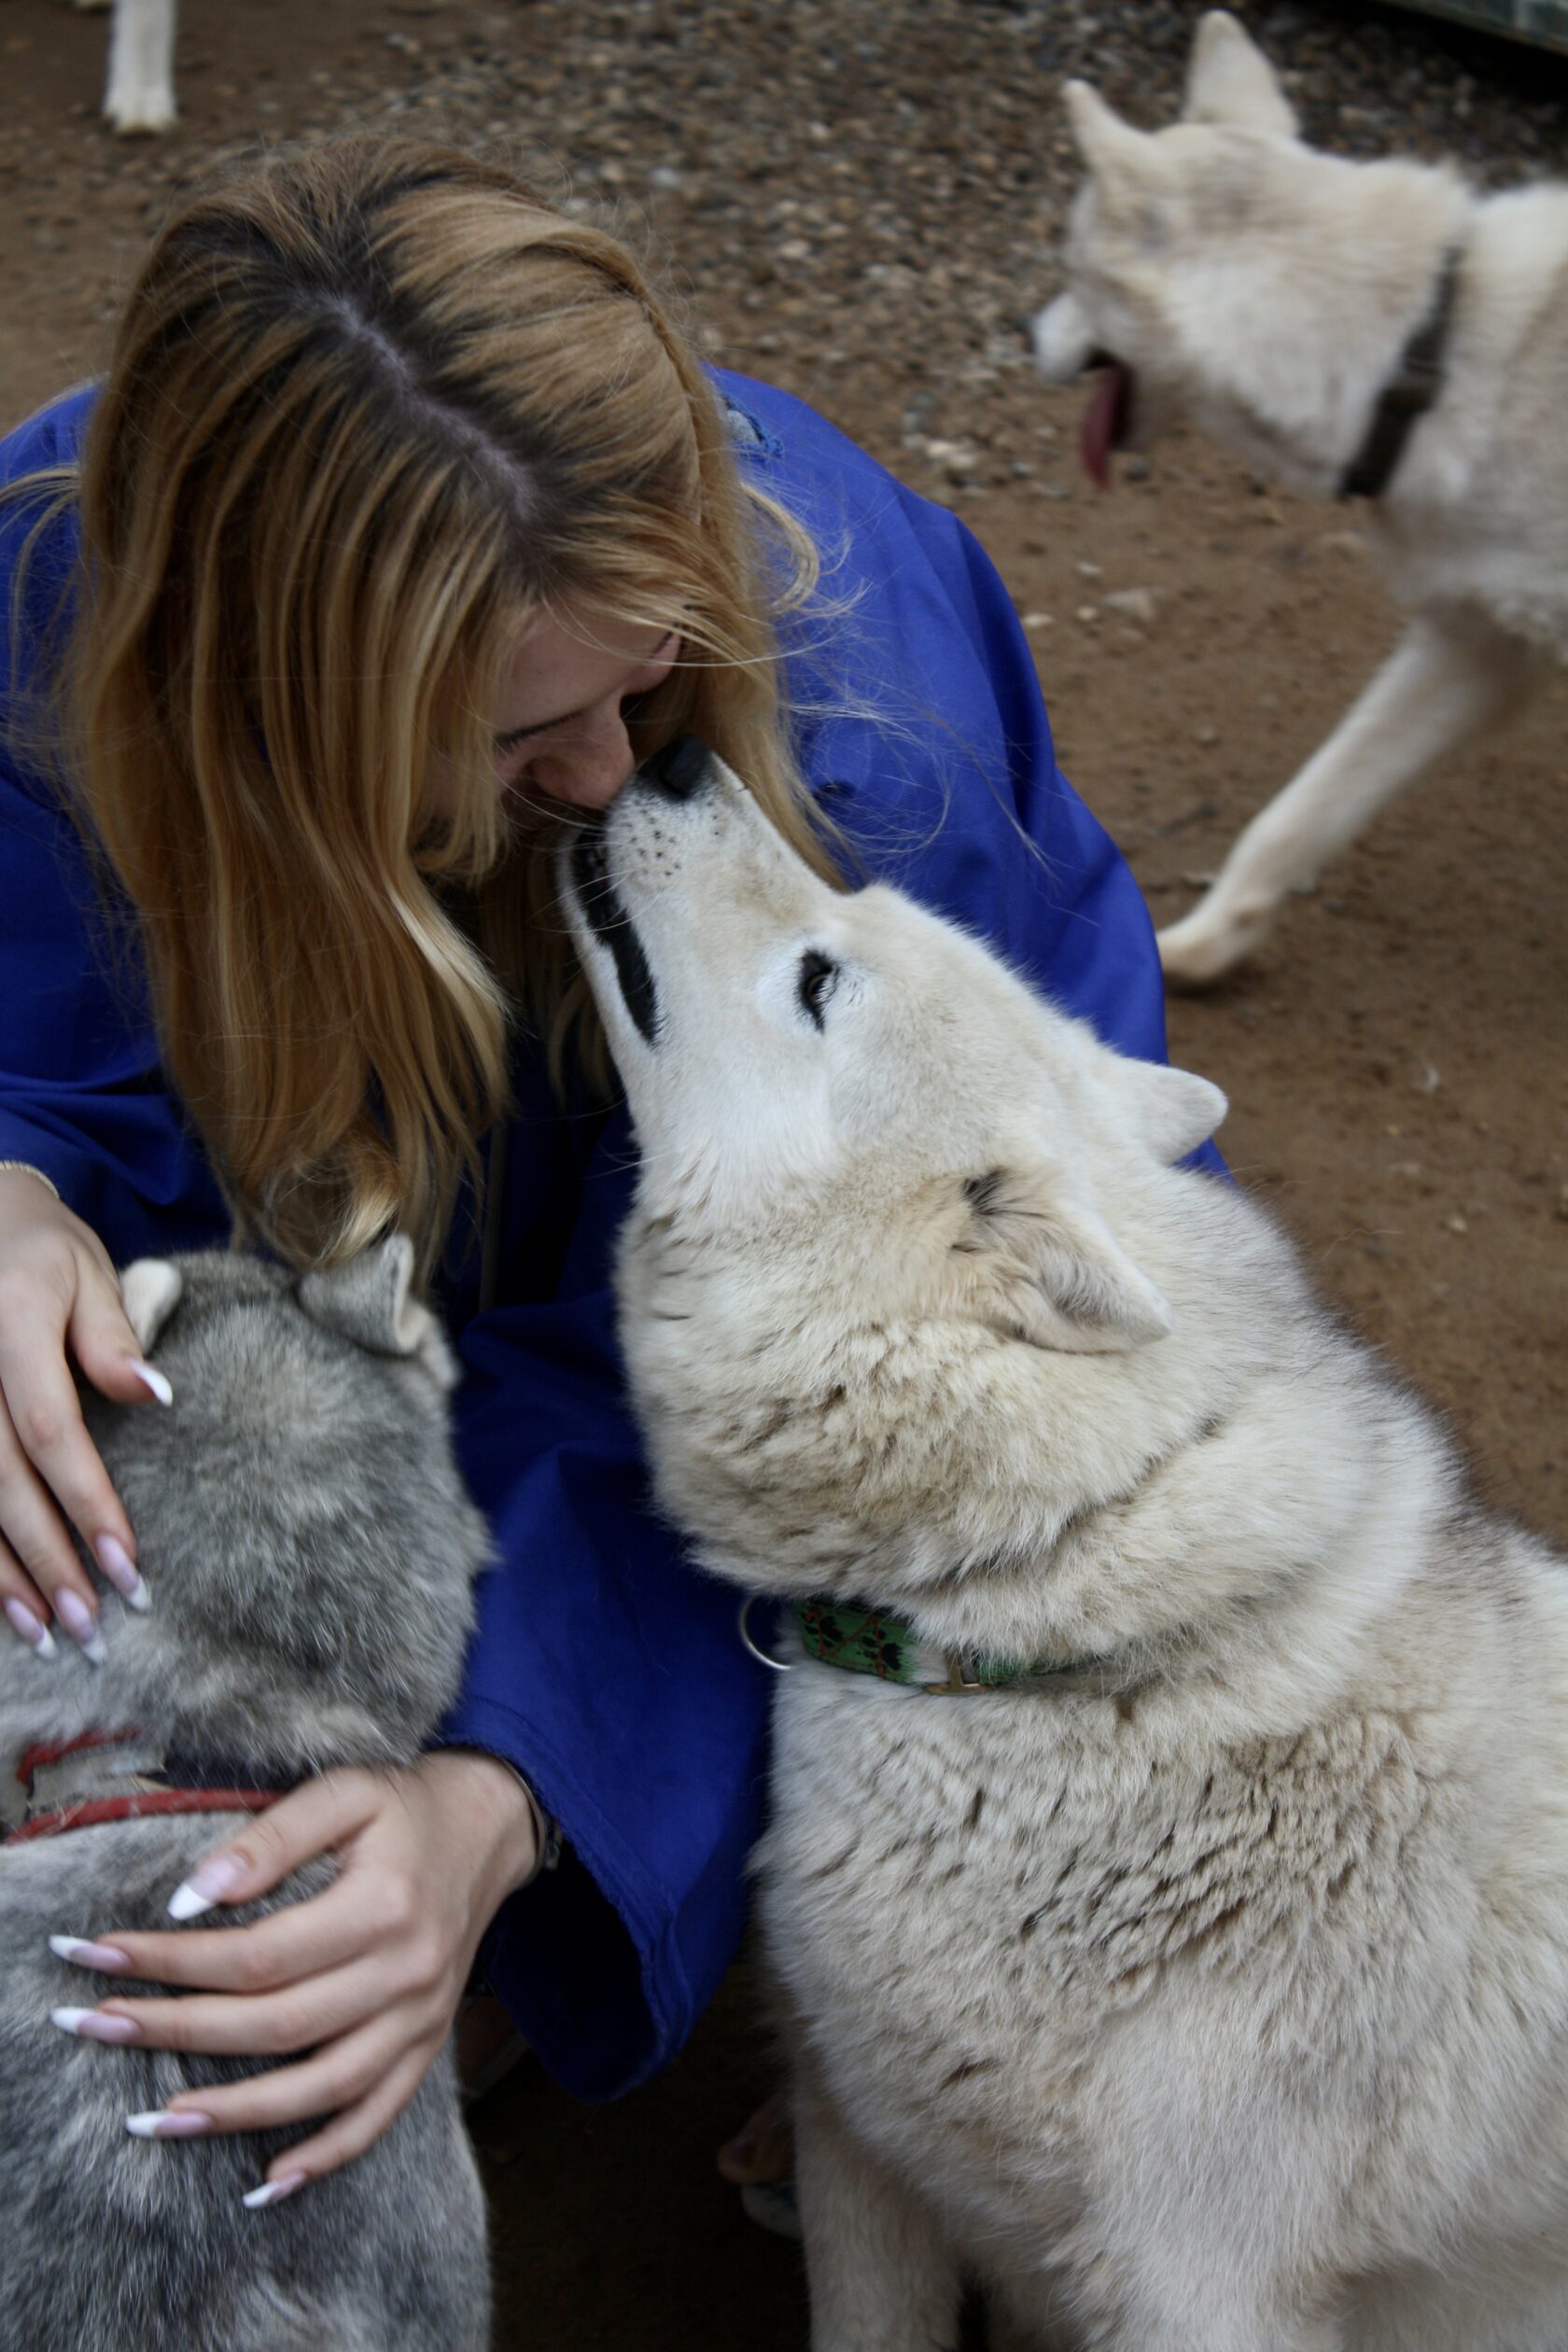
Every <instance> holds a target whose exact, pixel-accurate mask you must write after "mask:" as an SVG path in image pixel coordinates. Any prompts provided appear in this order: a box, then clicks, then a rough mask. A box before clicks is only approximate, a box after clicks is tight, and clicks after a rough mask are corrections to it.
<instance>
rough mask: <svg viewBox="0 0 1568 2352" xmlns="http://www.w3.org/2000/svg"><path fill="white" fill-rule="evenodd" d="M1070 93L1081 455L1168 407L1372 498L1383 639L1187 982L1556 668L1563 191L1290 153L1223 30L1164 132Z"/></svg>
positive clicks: (1208, 32) (1564, 541)
mask: <svg viewBox="0 0 1568 2352" xmlns="http://www.w3.org/2000/svg"><path fill="white" fill-rule="evenodd" d="M1065 95H1066V99H1067V104H1068V107H1069V111H1070V114H1071V121H1072V127H1073V131H1074V133H1075V135H1076V138H1077V142H1078V146H1079V148H1080V150H1081V153H1082V156H1083V161H1084V163H1085V168H1086V170H1087V173H1088V179H1087V182H1086V184H1085V187H1084V188H1083V189H1082V190H1081V191H1080V193H1079V195H1078V196H1077V198H1076V200H1075V202H1074V205H1073V209H1072V214H1071V227H1070V231H1069V236H1068V245H1067V280H1068V284H1067V290H1066V291H1065V292H1064V293H1062V294H1061V295H1059V296H1058V297H1057V300H1056V301H1054V302H1052V303H1051V304H1050V305H1049V306H1048V307H1047V308H1046V309H1045V310H1044V311H1043V312H1042V313H1041V314H1040V316H1039V317H1038V319H1037V320H1036V322H1035V346H1036V351H1037V354H1038V357H1039V360H1040V364H1041V367H1042V369H1043V371H1044V373H1045V374H1046V375H1047V376H1049V377H1050V378H1052V379H1053V380H1054V381H1057V382H1065V381H1067V380H1068V379H1070V378H1071V377H1073V376H1076V375H1077V374H1079V373H1080V372H1081V371H1083V370H1084V369H1085V368H1096V367H1098V368H1100V369H1101V370H1102V371H1103V372H1102V373H1101V375H1100V377H1099V383H1098V385H1097V387H1096V390H1095V394H1094V397H1093V399H1092V402H1091V406H1090V409H1089V411H1088V413H1087V416H1086V417H1085V427H1084V436H1083V453H1084V457H1085V463H1086V464H1087V465H1088V466H1089V468H1090V469H1091V471H1092V472H1094V473H1095V474H1096V475H1097V477H1098V478H1099V480H1101V482H1103V481H1104V480H1105V479H1106V474H1107V469H1108V462H1109V456H1110V452H1111V451H1112V450H1113V448H1116V447H1120V446H1123V445H1125V444H1128V443H1132V442H1138V443H1144V442H1147V441H1149V440H1150V439H1151V438H1152V437H1153V435H1154V434H1155V432H1156V431H1157V430H1158V427H1159V426H1160V424H1161V422H1162V421H1163V420H1164V419H1165V418H1166V417H1168V416H1169V415H1170V414H1171V413H1173V412H1176V411H1180V412H1182V413H1184V414H1186V415H1187V416H1189V417H1191V418H1192V419H1193V420H1194V422H1195V423H1196V424H1197V425H1198V426H1199V427H1201V428H1202V429H1203V430H1204V431H1205V432H1207V433H1210V434H1211V435H1212V436H1213V438H1214V439H1215V440H1216V441H1221V442H1223V443H1224V444H1225V446H1226V447H1227V448H1229V449H1232V450H1234V451H1235V452H1236V453H1237V454H1238V455H1239V456H1241V457H1243V458H1245V459H1247V460H1248V461H1249V462H1250V463H1251V464H1253V465H1254V466H1255V467H1257V468H1258V469H1260V470H1265V471H1267V472H1269V473H1271V474H1274V475H1277V476H1279V477H1280V478H1281V480H1283V481H1285V482H1287V483H1290V484H1291V485H1292V486H1294V487H1295V488H1297V489H1300V490H1302V491H1305V492H1309V493H1318V494H1321V495H1323V496H1324V497H1334V496H1336V495H1339V496H1356V497H1362V498H1364V499H1365V501H1366V502H1367V503H1366V512H1367V515H1368V517H1369V520H1370V523H1371V525H1372V528H1373V534H1374V539H1375V541H1376V544H1377V547H1378V551H1379V555H1380V557H1381V561H1382V566H1383V569H1384V571H1385V574H1386V577H1387V581H1388V584H1389V586H1390V588H1391V589H1392V591H1393V595H1395V596H1396V597H1397V598H1398V600H1399V601H1400V603H1401V604H1403V605H1404V606H1406V607H1407V609H1408V610H1409V612H1410V614H1411V616H1412V618H1411V621H1410V625H1409V627H1408V629H1407V632H1406V634H1405V637H1403V639H1402V640H1401V642H1400V644H1399V645H1398V647H1397V648H1396V650H1395V651H1394V652H1393V654H1392V655H1391V657H1390V659H1389V660H1388V662H1387V663H1386V664H1385V665H1384V666H1383V668H1382V669H1381V670H1380V671H1379V673H1378V675H1377V677H1376V678H1375V679H1373V681H1372V683H1371V684H1370V685H1369V686H1368V687H1367V688H1366V690H1365V693H1363V695H1362V696H1361V698H1360V700H1359V701H1358V702H1357V703H1355V704H1354V705H1353V707H1351V710H1350V711H1349V712H1348V713H1347V715H1346V717H1345V718H1344V720H1343V721H1341V722H1340V724H1339V726H1338V727H1337V729H1336V731H1335V733H1334V734H1333V735H1331V736H1330V737H1329V739H1328V741H1327V742H1326V743H1325V744H1324V745H1323V748H1322V749H1321V750H1319V751H1318V752H1316V753H1315V754H1314V756H1313V757H1312V758H1311V759H1310V760H1309V762H1308V763H1307V765H1306V766H1305V767H1304V768H1303V769H1302V771H1301V773H1300V774H1299V775H1298V776H1297V777H1295V780H1294V781H1293V782H1292V783H1291V784H1290V785H1288V786H1287V787H1286V789H1285V790H1284V791H1282V792H1281V793H1280V795H1279V796H1278V798H1277V799H1276V800H1274V801H1272V802H1271V803H1270V804H1269V805H1268V806H1267V808H1265V809H1264V811H1263V812H1262V814H1261V815H1260V816H1258V817H1256V818H1254V819H1253V821H1252V823H1251V824H1250V825H1249V826H1248V827H1247V828H1246V830H1245V832H1244V833H1242V834H1241V835H1240V837H1239V840H1238V841H1237V842H1236V844H1235V846H1234V847H1233V848H1232V849H1231V851H1230V854H1229V856H1228V857H1227V859H1226V860H1225V866H1224V868H1223V870H1222V872H1221V873H1220V875H1219V876H1218V878H1217V879H1216V881H1215V882H1214V884H1213V886H1212V887H1211V889H1210V890H1209V892H1208V894H1207V895H1206V897H1205V898H1204V899H1203V900H1202V901H1201V902H1200V903H1199V904H1198V905H1197V907H1196V908H1195V909H1194V910H1193V911H1192V913H1190V914H1189V915H1187V916H1185V917H1183V919H1182V920H1181V921H1180V922H1178V923H1176V924H1174V925H1173V926H1172V927H1171V928H1170V929H1169V930H1168V931H1164V932H1162V933H1161V935H1160V942H1159V945H1160V953H1161V957H1162V959H1163V961H1164V964H1165V969H1166V972H1167V973H1168V975H1169V978H1170V979H1171V980H1172V981H1173V982H1175V983H1177V984H1179V985H1183V986H1187V987H1201V986H1203V985H1205V984H1206V983H1208V982H1210V981H1212V980H1215V979H1217V978H1218V977H1219V976H1220V974H1221V973H1225V972H1227V971H1228V970H1229V969H1230V968H1231V966H1232V965H1233V964H1234V963H1235V962H1236V961H1237V959H1239V957H1241V956H1243V955H1244V954H1245V953H1246V952H1247V951H1248V949H1249V948H1251V947H1253V945H1255V944H1256V943H1257V942H1258V941H1259V940H1260V939H1261V938H1262V937H1263V935H1264V933H1265V931H1267V928H1268V925H1269V923H1270V921H1271V919H1272V917H1273V915H1274V913H1275V910H1276V909H1277V907H1278V906H1279V903H1280V902H1281V899H1282V898H1283V897H1284V895H1285V893H1286V892H1287V891H1288V890H1290V889H1293V888H1297V887H1300V886H1302V885H1303V884H1307V883H1309V882H1310V880H1311V879H1312V877H1313V876H1314V875H1315V874H1316V873H1317V871H1318V869H1319V867H1320V866H1321V865H1322V864H1323V861H1325V860H1326V859H1327V858H1329V857H1331V856H1332V855H1333V854H1334V853H1335V852H1336V851H1337V850H1338V849H1340V848H1342V847H1344V846H1345V844H1346V843H1347V842H1349V841H1350V840H1351V838H1352V837H1353V836H1354V835H1355V834H1356V833H1359V832H1360V831H1361V829H1362V827H1363V826H1364V825H1365V823H1366V822H1367V820H1368V819H1370V818H1371V817H1372V816H1373V815H1374V814H1375V813H1376V811H1377V810H1379V808H1381V807H1382V806H1383V805H1385V804H1386V803H1387V802H1388V801H1390V800H1391V799H1392V798H1393V795H1394V794H1395V793H1396V792H1398V791H1402V790H1403V789H1404V787H1405V786H1406V785H1407V784H1409V783H1411V782H1413V781H1414V780H1415V778H1416V777H1418V776H1419V775H1420V774H1421V772H1422V771H1423V770H1424V769H1425V768H1427V767H1428V766H1429V765H1430V764H1431V763H1433V762H1434V761H1435V760H1438V759H1440V758H1442V757H1444V756H1445V755H1447V754H1449V753H1451V752H1452V751H1453V750H1455V749H1457V748H1458V747H1459V746H1460V745H1462V744H1463V743H1464V742H1465V741H1466V740H1467V739H1469V738H1471V737H1473V736H1474V735H1477V733H1479V732H1480V731H1481V730H1483V729H1491V728H1495V727H1497V726H1498V725H1499V724H1500V723H1501V722H1502V721H1504V720H1505V719H1507V718H1508V717H1509V716H1510V715H1511V714H1512V713H1513V712H1514V711H1515V710H1516V709H1517V708H1518V707H1519V705H1520V704H1521V703H1522V702H1523V701H1524V700H1525V698H1526V696H1527V695H1528V693H1530V691H1531V690H1532V688H1533V686H1534V685H1535V684H1536V682H1537V681H1538V679H1541V678H1542V677H1543V676H1544V675H1545V674H1546V672H1547V670H1548V669H1549V666H1550V663H1551V660H1552V658H1553V657H1554V656H1555V657H1557V658H1558V659H1560V660H1561V659H1563V658H1565V657H1568V187H1562V186H1538V187H1533V188H1526V189H1517V190H1513V191H1511V192H1509V193H1507V194H1505V195H1499V196H1487V197H1482V196H1477V194H1476V193H1475V192H1474V191H1473V190H1472V189H1469V188H1467V187H1466V186H1465V184H1464V183H1463V180H1462V179H1460V178H1459V176H1458V175H1456V174H1455V173H1454V172H1453V171H1452V170H1450V169H1449V168H1448V167H1447V166H1443V165H1433V164H1426V163H1416V162H1408V161H1380V162H1371V163H1364V162H1352V161H1347V160H1345V159H1343V158H1341V157H1337V156H1330V155H1323V154H1319V153H1316V152H1315V151H1314V150H1313V149H1311V148H1309V147H1305V146H1303V145H1302V143H1301V142H1300V140H1299V139H1298V138H1297V137H1296V134H1295V118H1294V116H1293V114H1292V112H1291V108H1290V105H1289V104H1288V102H1287V100H1286V98H1285V95H1284V93H1283V91H1281V87H1280V84H1279V82H1278V80H1277V79H1276V77H1275V76H1274V74H1273V72H1272V71H1271V69H1270V67H1269V66H1268V64H1267V61H1266V60H1265V59H1264V58H1263V57H1262V56H1261V55H1260V53H1259V51H1258V50H1257V49H1255V48H1254V47H1253V43H1252V42H1251V41H1250V40H1249V39H1248V37H1247V35H1246V34H1245V33H1244V32H1243V31H1242V29H1241V27H1240V25H1239V24H1238V22H1237V21H1236V20H1235V18H1234V17H1231V16H1228V15H1226V14H1225V13H1224V12H1223V11H1219V10H1216V11H1214V12H1212V13H1211V14H1210V15H1208V16H1206V17H1204V19H1203V20H1202V22H1201V23H1200V25H1199V27H1198V32H1197V40H1196V43H1195V45H1194V50H1193V57H1192V63H1191V69H1190V74H1189V79H1188V88H1187V99H1186V105H1185V110H1184V113H1183V119H1182V120H1181V122H1180V123H1179V124H1176V125H1174V126H1173V127H1171V128H1170V129H1168V130H1165V131H1161V132H1158V133H1143V132H1139V131H1135V130H1133V129H1131V128H1130V127H1129V126H1128V125H1127V124H1126V123H1125V122H1123V121H1121V120H1120V119H1118V118H1117V117H1116V116H1115V115H1114V114H1113V113H1112V112H1111V110H1110V108H1109V107H1107V106H1106V105H1104V104H1103V102H1102V101H1101V100H1100V99H1099V97H1098V96H1097V94H1096V93H1095V91H1093V90H1091V89H1090V88H1089V87H1088V86H1087V84H1085V83H1083V82H1070V83H1069V84H1068V85H1067V89H1066V92H1065Z"/></svg>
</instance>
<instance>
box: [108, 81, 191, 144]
mask: <svg viewBox="0 0 1568 2352" xmlns="http://www.w3.org/2000/svg"><path fill="white" fill-rule="evenodd" d="M104 119H105V122H106V123H107V124H108V125H109V127H110V129H111V130H113V131H114V132H116V133H118V134H119V137H120V138H122V139H134V138H141V137H155V136H156V135H157V134H158V133H160V132H163V131H172V130H173V128H174V126H175V102H174V100H173V98H172V97H169V96H167V95H165V94H162V93H161V92H158V91H138V92H137V93H136V95H135V96H134V97H133V98H121V99H117V98H107V99H105V102H104Z"/></svg>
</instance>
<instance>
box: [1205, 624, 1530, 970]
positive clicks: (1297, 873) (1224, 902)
mask: <svg viewBox="0 0 1568 2352" xmlns="http://www.w3.org/2000/svg"><path fill="white" fill-rule="evenodd" d="M1546 666H1547V665H1546V662H1545V658H1544V657H1543V656H1542V655H1540V654H1538V653H1537V652H1535V651H1534V650H1533V648H1531V647H1528V646H1525V645H1521V644H1520V643H1519V640H1518V639H1517V638H1515V637H1505V636H1504V635H1503V634H1502V633H1501V631H1499V630H1495V629H1493V628H1491V627H1490V626H1489V625H1488V624H1487V623H1484V622H1481V621H1479V620H1478V619H1477V620H1471V619H1469V618H1463V619H1459V620H1455V621H1453V622H1449V621H1437V620H1435V619H1432V618H1430V617H1427V616H1422V617H1421V618H1420V619H1417V620H1416V621H1413V622H1412V623H1411V624H1410V626H1409V628H1408V629H1407V631H1406V633H1405V635H1404V637H1402V638H1401V639H1400V641H1399V643H1398V645H1397V646H1396V647H1395V648H1394V650H1393V653H1392V654H1391V655H1390V656H1389V659H1388V660H1387V661H1386V662H1385V663H1384V665H1383V666H1382V668H1381V669H1380V670H1379V672H1378V674H1377V676H1376V678H1374V679H1373V680H1372V682H1371V684H1370V685H1369V686H1368V687H1367V688H1366V689H1365V692H1364V693H1362V695H1361V696H1360V698H1359V700H1358V701H1356V702H1355V703H1353V704H1352V705H1351V708H1350V710H1349V711H1348V712H1347V713H1346V715H1345V717H1344V718H1343V719H1342V720H1341V721H1340V722H1339V724H1338V726H1337V728H1336V729H1335V731H1334V733H1333V734H1332V735H1330V736H1329V738H1328V741H1327V742H1326V743H1325V744H1323V747H1322V748H1321V749H1319V750H1317V751H1315V752H1314V753H1313V755H1312V757H1311V758H1310V759H1309V761H1308V763H1307V764H1306V766H1305V767H1304V768H1303V769H1302V770H1301V772H1300V774H1299V775H1298V776H1296V777H1295V779H1294V780H1293V781H1292V782H1291V783H1289V784H1287V785H1286V787H1285V789H1284V791H1282V792H1281V793H1279V794H1278V795H1277V796H1276V798H1275V799H1273V800H1272V801H1270V802H1269V804H1268V805H1267V808H1265V809H1264V810H1263V811H1262V812H1261V814H1260V815H1258V816H1256V817H1254V818H1253V821H1252V823H1251V824H1250V825H1249V826H1248V827H1247V828H1246V831H1245V832H1244V833H1241V834H1240V836H1239V838H1238V840H1237V841H1236V842H1235V844H1234V845H1233V847H1232V848H1231V851H1230V854H1229V856H1228V857H1227V858H1226V859H1225V864H1224V866H1223V868H1222V869H1221V872H1220V875H1219V877H1218V879H1217V880H1216V881H1215V882H1214V884H1213V886H1212V888H1211V889H1210V891H1209V893H1208V895H1207V897H1205V898H1203V899H1201V900H1200V901H1199V902H1198V903H1197V906H1196V907H1194V909H1193V910H1192V912H1191V914H1189V915H1185V916H1183V918H1182V920H1181V921H1180V922H1179V923H1173V924H1171V926H1170V927H1169V930H1167V931H1161V933H1160V935H1159V952H1160V960H1161V962H1162V963H1163V964H1164V966H1165V975H1166V978H1167V980H1168V981H1169V983H1170V984H1171V986H1172V987H1179V988H1200V987H1207V986H1208V985H1209V983H1210V982H1211V981H1214V980H1217V979H1219V978H1220V976H1221V975H1222V973H1226V972H1228V971H1229V970H1230V968H1231V966H1232V965H1233V964H1234V963H1236V962H1237V961H1238V960H1239V958H1240V957H1242V956H1244V955H1245V954H1246V953H1247V952H1248V950H1249V949H1250V948H1252V947H1255V946H1256V945H1257V944H1258V942H1259V941H1260V940H1261V939H1262V937H1263V936H1264V933H1265V932H1266V931H1267V929H1268V927H1269V925H1270V923H1271V922H1272V920H1273V918H1274V914H1275V910H1276V908H1277V907H1278V906H1279V903H1280V902H1281V899H1282V898H1283V897H1284V896H1285V894H1286V892H1287V891H1288V890H1291V889H1296V888H1298V887H1299V886H1300V885H1301V884H1303V883H1306V882H1310V881H1311V880H1312V878H1313V877H1314V875H1316V874H1317V872H1318V869H1319V867H1320V866H1322V865H1323V863H1324V862H1325V861H1326V860H1327V859H1329V858H1330V857H1332V856H1333V855H1334V854H1335V852H1336V851H1337V850H1339V849H1342V848H1343V847H1345V845H1346V843H1347V842H1349V841H1351V840H1353V838H1354V837H1355V835H1356V834H1357V833H1360V831H1361V830H1362V828H1363V826H1364V825H1365V824H1366V823H1367V822H1368V821H1369V819H1371V818H1372V817H1374V816H1375V815H1376V814H1377V812H1378V810H1379V809H1380V808H1382V807H1383V806H1384V805H1386V804H1387V803H1388V802H1389V801H1391V800H1393V797H1394V795H1395V794H1396V793H1397V792H1401V791H1404V790H1405V788H1406V786H1407V785H1409V784H1413V783H1414V782H1415V780H1416V778H1417V777H1419V776H1420V775H1421V773H1422V771H1423V770H1424V769H1426V768H1428V767H1430V766H1431V765H1432V764H1433V763H1434V762H1435V761H1436V760H1438V759H1440V758H1442V757H1443V755H1444V754H1445V753H1447V752H1450V751H1453V750H1456V749H1458V748H1459V746H1460V745H1461V744H1462V743H1463V742H1465V741H1466V740H1467V739H1468V738H1469V737H1471V736H1473V735H1476V734H1477V733H1478V732H1479V731H1480V729H1481V728H1483V727H1485V726H1488V725H1490V724H1491V723H1492V722H1493V721H1497V720H1500V719H1502V718H1504V717H1505V716H1508V715H1510V714H1511V712H1512V710H1513V709H1515V708H1517V707H1518V706H1519V703H1520V702H1521V701H1522V700H1523V699H1524V697H1525V695H1526V694H1527V693H1529V691H1530V689H1531V687H1532V686H1533V684H1534V683H1535V682H1536V680H1537V679H1539V678H1540V677H1542V676H1543V675H1544V673H1545V670H1546Z"/></svg>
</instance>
